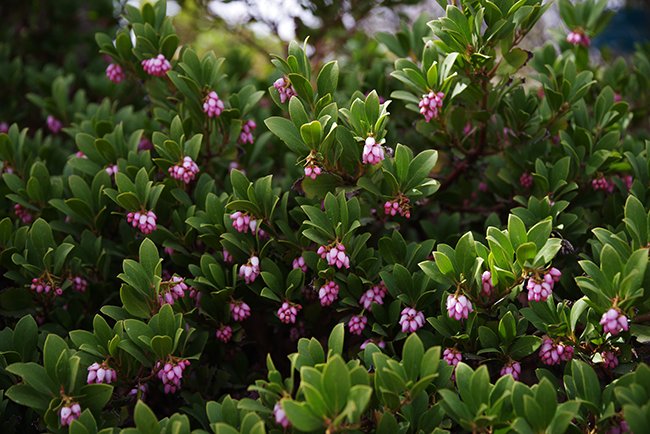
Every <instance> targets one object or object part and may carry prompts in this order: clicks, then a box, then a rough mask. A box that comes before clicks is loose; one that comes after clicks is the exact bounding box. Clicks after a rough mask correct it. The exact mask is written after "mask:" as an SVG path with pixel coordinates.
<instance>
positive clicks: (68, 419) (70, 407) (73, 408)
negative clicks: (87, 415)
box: [59, 402, 81, 427]
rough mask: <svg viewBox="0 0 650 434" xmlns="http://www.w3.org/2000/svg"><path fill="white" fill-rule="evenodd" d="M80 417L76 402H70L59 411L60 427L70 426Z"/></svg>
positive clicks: (79, 407) (79, 408)
mask: <svg viewBox="0 0 650 434" xmlns="http://www.w3.org/2000/svg"><path fill="white" fill-rule="evenodd" d="M79 416H81V406H80V405H79V404H78V403H76V402H71V403H68V404H66V405H64V406H63V407H61V410H59V418H60V421H61V426H62V427H64V426H70V424H71V423H72V421H73V420H77V419H79Z"/></svg>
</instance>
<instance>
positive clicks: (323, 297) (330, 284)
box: [318, 280, 340, 306]
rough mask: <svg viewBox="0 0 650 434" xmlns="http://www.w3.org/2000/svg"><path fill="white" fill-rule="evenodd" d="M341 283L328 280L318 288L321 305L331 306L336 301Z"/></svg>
mask: <svg viewBox="0 0 650 434" xmlns="http://www.w3.org/2000/svg"><path fill="white" fill-rule="evenodd" d="M339 290H340V287H339V285H338V284H337V283H336V282H334V281H333V280H328V281H326V282H325V284H324V285H323V286H321V287H320V289H319V290H318V299H319V300H320V304H321V306H329V305H331V304H332V303H334V300H336V299H337V298H338V296H339Z"/></svg>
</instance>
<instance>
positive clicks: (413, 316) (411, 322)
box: [399, 307, 424, 333]
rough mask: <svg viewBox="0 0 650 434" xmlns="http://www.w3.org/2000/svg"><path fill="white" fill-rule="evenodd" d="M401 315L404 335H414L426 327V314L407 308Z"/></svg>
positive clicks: (400, 320)
mask: <svg viewBox="0 0 650 434" xmlns="http://www.w3.org/2000/svg"><path fill="white" fill-rule="evenodd" d="M400 315H401V316H400V318H399V324H400V326H401V327H402V333H413V332H415V331H417V330H418V329H420V328H421V327H422V326H424V314H423V313H422V312H420V311H418V310H415V309H414V308H412V307H405V308H404V309H402V312H401V314H400Z"/></svg>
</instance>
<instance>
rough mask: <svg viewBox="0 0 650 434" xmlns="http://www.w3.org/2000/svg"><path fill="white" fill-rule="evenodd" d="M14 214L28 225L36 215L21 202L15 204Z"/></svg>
mask: <svg viewBox="0 0 650 434" xmlns="http://www.w3.org/2000/svg"><path fill="white" fill-rule="evenodd" d="M14 214H16V217H18V218H19V219H20V221H22V222H23V223H24V224H26V225H28V224H30V223H31V222H32V220H34V216H33V215H32V213H31V212H29V210H28V209H27V208H25V207H23V206H22V205H21V204H19V203H17V204H14Z"/></svg>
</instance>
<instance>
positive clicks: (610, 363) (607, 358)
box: [601, 351, 618, 369]
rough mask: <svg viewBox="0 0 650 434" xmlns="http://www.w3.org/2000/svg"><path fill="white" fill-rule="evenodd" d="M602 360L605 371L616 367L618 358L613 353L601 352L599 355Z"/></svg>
mask: <svg viewBox="0 0 650 434" xmlns="http://www.w3.org/2000/svg"><path fill="white" fill-rule="evenodd" d="M601 356H602V358H603V365H604V366H605V368H607V369H614V368H616V367H617V366H618V357H616V353H614V352H613V351H603V352H602V354H601Z"/></svg>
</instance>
